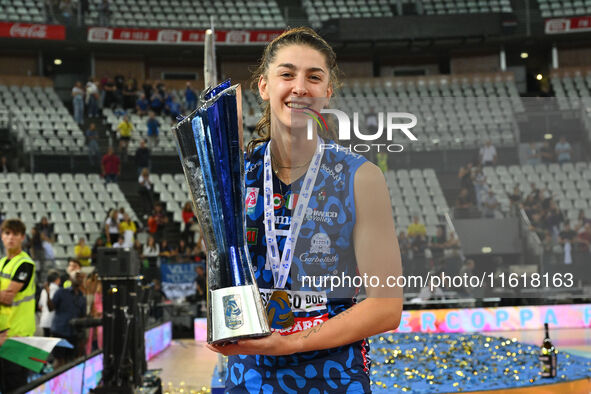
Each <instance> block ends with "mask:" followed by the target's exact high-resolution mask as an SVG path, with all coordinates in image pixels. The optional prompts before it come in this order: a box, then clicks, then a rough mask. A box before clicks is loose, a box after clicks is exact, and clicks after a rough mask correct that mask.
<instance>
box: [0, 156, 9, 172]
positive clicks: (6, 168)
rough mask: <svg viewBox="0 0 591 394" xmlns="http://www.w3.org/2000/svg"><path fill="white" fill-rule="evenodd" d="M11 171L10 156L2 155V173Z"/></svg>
mask: <svg viewBox="0 0 591 394" xmlns="http://www.w3.org/2000/svg"><path fill="white" fill-rule="evenodd" d="M9 171H10V167H9V166H8V158H7V157H6V156H2V158H0V173H2V174H8V172H9Z"/></svg>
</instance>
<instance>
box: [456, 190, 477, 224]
mask: <svg viewBox="0 0 591 394" xmlns="http://www.w3.org/2000/svg"><path fill="white" fill-rule="evenodd" d="M473 208H474V201H473V200H472V197H471V196H470V192H469V191H468V189H466V188H462V189H461V190H460V194H459V195H458V198H457V199H456V204H455V216H456V217H458V218H462V217H463V218H466V217H470V215H471V213H472V212H471V211H472V210H473Z"/></svg>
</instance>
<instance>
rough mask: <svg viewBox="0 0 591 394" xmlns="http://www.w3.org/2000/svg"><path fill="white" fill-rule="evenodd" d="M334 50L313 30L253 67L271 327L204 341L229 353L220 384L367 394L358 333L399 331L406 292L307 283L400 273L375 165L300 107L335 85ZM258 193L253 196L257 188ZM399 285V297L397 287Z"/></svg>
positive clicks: (313, 105)
mask: <svg viewBox="0 0 591 394" xmlns="http://www.w3.org/2000/svg"><path fill="white" fill-rule="evenodd" d="M337 75H338V68H337V64H336V56H335V53H334V52H333V50H332V48H331V47H330V46H329V45H328V44H327V43H326V41H324V40H323V39H322V38H321V37H320V36H318V35H317V34H316V33H315V32H314V31H313V30H311V29H308V28H297V29H291V30H288V31H286V32H284V33H283V34H282V35H281V36H279V37H278V38H276V39H275V40H274V41H272V42H271V43H270V44H269V45H268V46H267V47H266V48H265V51H264V54H263V57H262V59H261V63H260V66H259V68H258V69H257V71H256V72H255V74H254V79H255V82H256V85H257V87H258V91H259V94H260V96H261V98H262V100H263V102H264V106H265V110H264V115H263V117H262V119H261V120H260V121H259V123H258V124H257V127H256V131H257V133H258V135H259V137H260V138H258V139H256V140H254V141H252V142H251V143H250V144H249V146H248V156H247V162H246V171H245V172H246V180H245V183H246V185H245V186H246V189H247V191H246V195H247V196H248V201H247V208H248V210H247V227H248V231H249V251H250V254H251V257H252V262H253V266H254V270H255V276H256V279H257V284H258V287H259V289H260V291H261V296H262V298H263V300H265V301H266V303H267V315H268V316H267V317H268V318H269V324H270V326H271V327H272V329H273V330H274V333H273V335H271V336H269V337H266V338H262V339H249V340H241V341H239V342H237V343H234V344H226V345H225V346H210V348H211V349H212V350H214V351H217V352H220V353H223V354H225V355H228V356H230V357H229V359H228V369H227V371H228V373H227V376H226V390H227V392H230V393H243V392H256V393H258V392H261V391H262V392H294V393H295V392H306V393H314V392H316V393H320V392H327V391H328V392H348V393H365V392H370V391H371V390H370V379H369V368H370V360H369V358H368V356H367V354H368V350H369V346H368V343H367V341H366V339H365V338H367V337H369V336H371V335H375V334H378V333H380V332H383V331H387V330H392V329H395V328H396V327H397V326H398V324H399V322H400V316H401V312H402V299H401V297H402V294H398V293H391V292H382V291H379V289H373V288H367V289H366V292H367V295H368V298H367V299H365V300H364V301H362V302H360V303H357V302H356V298H355V295H356V291H358V290H359V289H356V288H341V289H330V290H329V289H326V288H319V287H310V286H305V284H304V283H299V282H300V278H303V277H310V276H326V275H337V274H338V275H339V276H340V275H348V276H355V275H368V276H377V277H386V276H387V275H399V274H400V273H401V268H400V266H401V264H400V252H399V249H398V241H397V239H396V232H395V229H394V222H393V218H392V211H391V206H390V197H389V193H388V190H387V188H386V183H385V180H384V177H383V175H382V173H381V171H380V170H379V169H378V168H377V167H376V166H375V165H373V164H371V163H369V162H367V161H366V160H365V159H364V158H363V157H361V156H360V155H357V154H355V153H351V152H349V151H347V150H345V149H343V148H342V147H340V148H337V149H321V148H320V147H321V146H322V145H323V144H324V142H325V140H326V143H327V144H328V145H334V146H336V147H338V145H337V144H336V143H335V142H334V138H333V137H332V133H333V132H334V130H333V129H330V128H329V127H321V126H322V124H320V125H319V124H318V123H314V122H312V133H311V135H309V134H308V133H307V132H306V128H305V127H304V126H305V125H307V124H308V120H309V119H310V118H311V117H309V116H307V115H306V113H307V111H311V112H312V113H313V112H314V111H316V112H318V111H320V110H321V109H322V108H323V107H325V106H326V105H328V101H329V99H330V97H331V96H332V94H333V92H334V90H335V89H336V88H337V87H338V78H337ZM259 192H260V197H261V198H259ZM393 295H396V296H393Z"/></svg>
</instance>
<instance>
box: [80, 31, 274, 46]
mask: <svg viewBox="0 0 591 394" xmlns="http://www.w3.org/2000/svg"><path fill="white" fill-rule="evenodd" d="M281 33H282V31H281V30H216V32H215V43H216V45H257V44H265V43H267V42H269V41H271V40H273V39H274V38H275V37H277V36H279V35H280V34H281ZM88 41H89V42H101V43H104V42H107V43H116V44H167V45H170V44H178V45H195V44H203V43H204V42H205V30H176V29H133V28H118V27H114V28H111V27H90V28H88Z"/></svg>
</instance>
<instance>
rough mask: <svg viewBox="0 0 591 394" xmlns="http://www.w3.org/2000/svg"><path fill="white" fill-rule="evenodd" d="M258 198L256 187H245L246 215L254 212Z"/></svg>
mask: <svg viewBox="0 0 591 394" xmlns="http://www.w3.org/2000/svg"><path fill="white" fill-rule="evenodd" d="M258 198H259V188H258V187H247V188H246V214H247V215H250V214H251V213H253V212H254V208H255V207H256V205H257V200H258Z"/></svg>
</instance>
